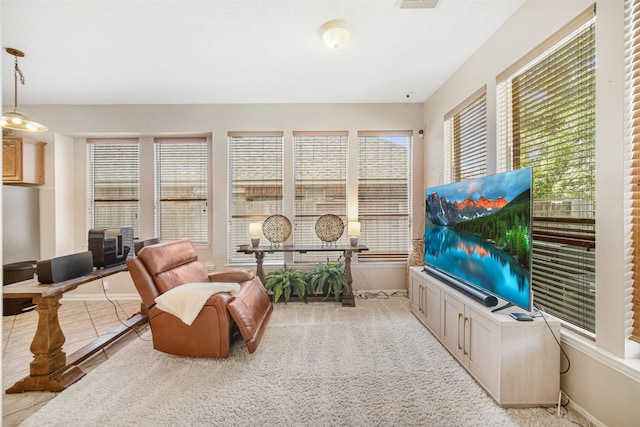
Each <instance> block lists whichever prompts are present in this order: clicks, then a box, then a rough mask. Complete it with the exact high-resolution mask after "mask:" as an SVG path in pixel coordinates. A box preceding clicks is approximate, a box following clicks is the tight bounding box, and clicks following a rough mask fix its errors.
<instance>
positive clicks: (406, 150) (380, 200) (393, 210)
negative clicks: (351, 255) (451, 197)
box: [358, 131, 413, 260]
mask: <svg viewBox="0 0 640 427" xmlns="http://www.w3.org/2000/svg"><path fill="white" fill-rule="evenodd" d="M412 134H413V132H411V131H403V132H376V131H369V132H365V131H361V132H358V220H359V221H360V224H361V231H360V232H361V234H360V238H359V243H360V244H363V245H366V246H367V247H368V248H369V251H367V252H363V253H361V254H360V255H359V256H358V259H359V260H366V259H395V260H406V258H407V256H408V254H409V251H410V249H411V248H410V246H411V243H410V242H411V219H410V215H409V212H410V211H411V208H410V207H411V194H412V191H411V152H412V150H411V142H412Z"/></svg>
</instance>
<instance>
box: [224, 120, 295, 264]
mask: <svg viewBox="0 0 640 427" xmlns="http://www.w3.org/2000/svg"><path fill="white" fill-rule="evenodd" d="M228 137H229V139H228V143H229V186H230V190H229V195H230V196H229V197H230V199H231V200H230V201H229V211H230V212H229V227H228V236H229V237H228V242H229V247H228V254H229V255H228V257H229V260H230V261H240V260H243V259H247V260H250V259H254V256H253V255H244V254H238V253H237V250H238V246H239V245H243V244H244V245H246V244H247V243H248V242H249V224H250V223H252V222H263V221H264V220H265V218H267V217H268V216H269V215H273V214H282V212H283V211H282V208H283V205H282V200H283V170H284V164H283V154H284V146H283V142H284V141H283V133H282V132H229V135H228ZM261 244H268V242H267V241H265V240H264V237H262V238H261ZM282 258H283V255H282V253H274V254H272V255H271V256H270V257H269V259H270V260H277V259H280V260H281V259H282Z"/></svg>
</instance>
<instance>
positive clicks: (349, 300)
mask: <svg viewBox="0 0 640 427" xmlns="http://www.w3.org/2000/svg"><path fill="white" fill-rule="evenodd" d="M352 254H353V251H349V250H347V251H344V273H345V275H346V276H347V283H348V284H349V290H348V291H347V294H346V295H345V296H343V297H342V306H343V307H355V306H356V300H355V297H354V295H353V288H352V287H351V283H353V277H351V255H352Z"/></svg>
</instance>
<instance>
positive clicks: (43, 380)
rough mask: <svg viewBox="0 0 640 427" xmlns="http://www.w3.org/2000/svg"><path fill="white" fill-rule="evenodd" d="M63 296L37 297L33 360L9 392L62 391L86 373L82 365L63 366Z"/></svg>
mask: <svg viewBox="0 0 640 427" xmlns="http://www.w3.org/2000/svg"><path fill="white" fill-rule="evenodd" d="M61 297H62V294H59V295H54V296H51V297H42V298H34V302H36V303H37V304H38V307H37V308H36V311H37V312H38V326H37V329H36V334H35V336H34V337H33V341H32V343H31V352H32V353H33V361H32V362H31V364H30V365H29V376H28V377H26V378H24V379H22V380H20V381H18V382H17V383H15V384H14V385H13V387H11V388H9V389H8V390H7V393H22V392H24V391H35V390H39V391H44V390H47V391H62V390H64V389H65V388H66V387H67V386H68V385H70V384H72V383H73V382H75V381H77V380H79V379H80V378H82V377H83V376H84V373H83V372H82V371H80V369H79V368H76V369H75V370H74V369H71V370H64V369H63V368H64V367H65V365H66V363H67V356H66V354H65V352H64V351H62V345H63V344H64V341H65V338H64V334H63V333H62V328H60V322H59V321H58V309H59V308H60V298H61Z"/></svg>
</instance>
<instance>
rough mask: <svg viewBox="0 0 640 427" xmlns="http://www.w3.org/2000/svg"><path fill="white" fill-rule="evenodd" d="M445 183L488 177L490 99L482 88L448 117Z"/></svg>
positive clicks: (446, 121)
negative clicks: (488, 105)
mask: <svg viewBox="0 0 640 427" xmlns="http://www.w3.org/2000/svg"><path fill="white" fill-rule="evenodd" d="M445 150H446V155H445V157H446V158H445V160H446V163H445V176H446V178H445V179H446V182H447V183H450V182H460V181H465V180H468V179H473V178H480V177H483V176H485V175H486V174H487V96H486V90H485V89H484V88H483V89H482V91H481V93H480V94H478V93H476V94H474V95H473V97H472V98H471V100H466V101H465V102H464V104H463V105H462V106H459V107H458V108H457V109H456V110H454V111H453V112H452V113H450V114H448V115H447V116H445Z"/></svg>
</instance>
